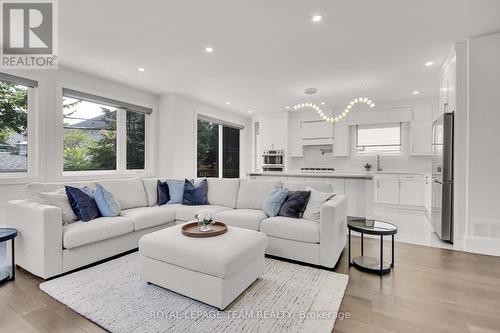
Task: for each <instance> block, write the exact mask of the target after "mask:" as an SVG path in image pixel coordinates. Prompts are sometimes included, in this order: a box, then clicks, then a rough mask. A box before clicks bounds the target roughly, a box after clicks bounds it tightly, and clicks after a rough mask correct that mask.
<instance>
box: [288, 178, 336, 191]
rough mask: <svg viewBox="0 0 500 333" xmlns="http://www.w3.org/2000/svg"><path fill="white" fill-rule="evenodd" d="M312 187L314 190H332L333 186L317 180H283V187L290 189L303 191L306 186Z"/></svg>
mask: <svg viewBox="0 0 500 333" xmlns="http://www.w3.org/2000/svg"><path fill="white" fill-rule="evenodd" d="M308 186H309V187H312V188H313V189H315V190H316V191H320V192H328V193H331V192H333V186H332V184H330V183H327V182H318V181H297V180H295V181H284V182H283V188H287V189H289V190H290V191H305V190H306V187H308Z"/></svg>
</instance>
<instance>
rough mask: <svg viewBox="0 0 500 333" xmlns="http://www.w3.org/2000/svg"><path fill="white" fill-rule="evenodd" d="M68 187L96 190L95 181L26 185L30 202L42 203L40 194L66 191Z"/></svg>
mask: <svg viewBox="0 0 500 333" xmlns="http://www.w3.org/2000/svg"><path fill="white" fill-rule="evenodd" d="M66 185H67V186H72V187H79V188H82V187H84V186H87V187H89V188H90V189H91V190H95V182H94V181H81V182H67V183H30V184H28V185H26V194H27V199H28V200H30V201H35V202H40V197H39V196H38V193H39V192H54V191H57V190H60V189H64V186H66ZM65 193H66V191H65ZM40 203H42V202H40Z"/></svg>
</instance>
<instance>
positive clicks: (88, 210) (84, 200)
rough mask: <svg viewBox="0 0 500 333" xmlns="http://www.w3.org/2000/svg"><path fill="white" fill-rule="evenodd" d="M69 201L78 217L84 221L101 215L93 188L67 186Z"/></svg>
mask: <svg viewBox="0 0 500 333" xmlns="http://www.w3.org/2000/svg"><path fill="white" fill-rule="evenodd" d="M66 194H67V196H68V201H69V204H70V206H71V209H73V212H74V213H75V215H76V217H77V218H78V219H80V220H82V221H83V222H88V221H90V220H93V219H95V218H98V217H99V216H101V212H100V211H99V208H98V207H97V203H96V202H95V200H94V198H93V197H92V190H90V189H89V188H88V187H84V188H77V187H72V186H66Z"/></svg>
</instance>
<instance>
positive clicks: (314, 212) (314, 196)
mask: <svg viewBox="0 0 500 333" xmlns="http://www.w3.org/2000/svg"><path fill="white" fill-rule="evenodd" d="M306 190H307V191H310V192H311V195H310V196H309V201H308V202H307V206H306V210H305V211H304V216H303V217H304V218H305V219H307V220H311V221H315V222H319V218H320V214H319V213H320V209H321V205H323V204H324V203H325V202H327V201H328V200H330V199H331V198H333V197H334V196H335V193H325V192H320V191H316V190H315V189H313V188H312V187H310V186H307V187H306Z"/></svg>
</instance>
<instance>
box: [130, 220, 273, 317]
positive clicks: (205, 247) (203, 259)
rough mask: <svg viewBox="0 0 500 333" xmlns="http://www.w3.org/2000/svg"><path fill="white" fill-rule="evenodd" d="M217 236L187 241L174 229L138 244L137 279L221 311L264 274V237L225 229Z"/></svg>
mask: <svg viewBox="0 0 500 333" xmlns="http://www.w3.org/2000/svg"><path fill="white" fill-rule="evenodd" d="M228 228H229V229H228V231H227V232H226V233H225V234H223V235H220V236H216V237H208V238H192V237H187V236H184V235H182V233H181V225H176V226H173V227H169V228H166V229H163V230H159V231H156V232H153V233H150V234H147V235H144V236H142V237H141V239H140V240H139V253H140V263H141V277H142V278H143V279H144V280H146V281H148V282H150V283H153V284H156V285H158V286H161V287H164V288H167V289H170V290H172V291H175V292H177V293H179V294H182V295H185V296H188V297H191V298H194V299H196V300H198V301H201V302H204V303H207V304H210V305H212V306H215V307H217V308H219V309H221V310H222V309H224V308H226V307H227V306H228V305H229V304H231V302H232V301H234V299H235V298H236V297H238V295H240V294H241V293H242V292H243V291H244V290H245V289H246V288H248V287H249V286H250V285H251V284H252V283H253V282H254V281H255V280H256V279H257V278H258V277H259V276H260V275H262V273H263V272H264V251H265V249H266V246H267V239H266V236H265V235H264V234H262V233H260V232H258V231H253V230H248V229H241V228H237V227H228Z"/></svg>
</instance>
